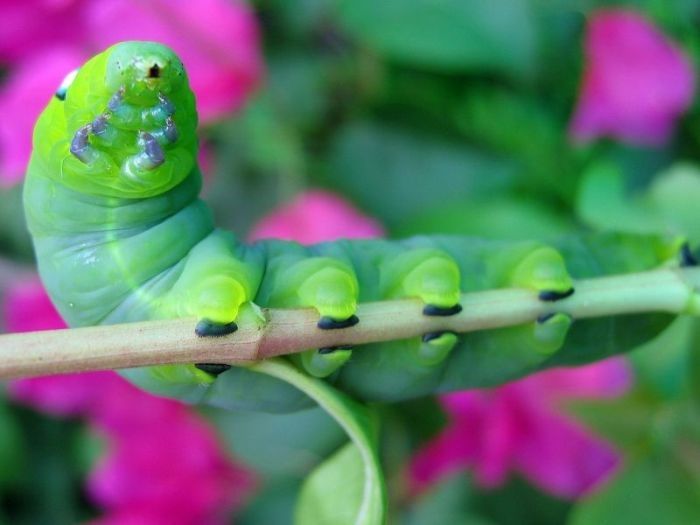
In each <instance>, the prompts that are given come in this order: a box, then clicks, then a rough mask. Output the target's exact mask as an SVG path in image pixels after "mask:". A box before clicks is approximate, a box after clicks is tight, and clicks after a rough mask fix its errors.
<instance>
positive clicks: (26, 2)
mask: <svg viewBox="0 0 700 525" xmlns="http://www.w3.org/2000/svg"><path fill="white" fill-rule="evenodd" d="M84 2H85V0H21V1H18V0H0V13H1V17H2V24H0V62H6V63H13V62H17V61H20V60H24V59H26V58H27V57H30V56H36V54H37V53H39V52H42V51H44V50H46V49H50V48H51V47H54V46H56V45H57V44H58V45H59V46H62V45H73V46H77V45H79V43H80V38H81V35H82V30H83V28H82V20H81V17H80V10H81V8H82V4H84ZM59 80H60V79H59Z"/></svg>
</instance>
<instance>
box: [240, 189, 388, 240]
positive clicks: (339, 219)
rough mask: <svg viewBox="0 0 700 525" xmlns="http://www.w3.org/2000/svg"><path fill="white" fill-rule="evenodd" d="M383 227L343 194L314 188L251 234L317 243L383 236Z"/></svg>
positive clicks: (281, 209) (279, 210)
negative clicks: (349, 201)
mask: <svg viewBox="0 0 700 525" xmlns="http://www.w3.org/2000/svg"><path fill="white" fill-rule="evenodd" d="M383 233H384V232H383V229H382V227H381V226H380V225H379V224H378V223H377V222H376V221H374V220H373V219H371V218H369V217H367V216H365V215H363V214H362V213H360V212H359V211H358V210H357V209H356V208H354V207H353V206H352V205H351V204H349V203H348V202H346V201H345V200H343V199H342V198H341V197H339V196H337V195H335V194H333V193H330V192H327V191H323V190H311V191H307V192H305V193H303V194H301V195H300V196H298V197H297V198H296V199H295V200H294V201H292V202H291V203H289V204H287V205H285V206H282V207H281V208H279V209H278V210H276V211H274V212H273V213H271V214H270V215H268V216H266V217H264V218H263V219H262V220H260V222H258V224H257V225H256V226H254V227H253V230H252V232H251V234H250V236H249V239H250V240H258V239H265V238H275V239H284V240H290V241H297V242H300V243H302V244H313V243H317V242H323V241H332V240H335V239H339V238H346V239H363V238H371V237H379V236H381V235H383Z"/></svg>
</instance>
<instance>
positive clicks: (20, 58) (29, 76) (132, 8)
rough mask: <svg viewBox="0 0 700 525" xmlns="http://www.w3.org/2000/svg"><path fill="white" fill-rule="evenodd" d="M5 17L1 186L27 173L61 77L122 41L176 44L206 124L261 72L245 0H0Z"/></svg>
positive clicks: (0, 37) (0, 46)
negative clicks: (38, 128) (39, 122)
mask: <svg viewBox="0 0 700 525" xmlns="http://www.w3.org/2000/svg"><path fill="white" fill-rule="evenodd" d="M0 1H1V0H0ZM0 18H2V20H3V24H2V29H0V60H5V61H7V62H8V63H9V64H10V66H11V67H10V70H9V77H8V80H7V81H5V83H4V85H2V86H0V114H2V116H3V119H2V122H0V185H8V184H13V183H15V182H18V181H19V180H21V178H22V177H23V175H24V171H25V169H26V165H27V161H28V159H29V153H30V151H31V132H32V129H33V127H34V122H35V120H36V117H37V116H38V115H39V113H40V112H41V110H42V109H43V108H44V106H45V105H46V103H47V102H48V101H49V100H50V98H51V96H53V94H54V92H55V90H56V88H57V87H58V85H59V84H60V81H61V80H62V79H63V77H64V76H65V75H66V74H67V73H68V72H69V71H71V70H73V69H74V68H75V67H77V66H78V65H80V64H82V63H83V62H84V61H85V60H87V59H88V58H89V57H90V56H91V55H93V54H95V53H98V52H100V51H102V50H104V49H105V48H107V47H109V46H110V45H112V44H115V43H117V42H119V41H122V40H154V41H159V42H163V43H165V44H167V45H169V46H171V47H172V48H173V49H174V50H175V51H176V52H177V53H178V54H179V55H180V57H181V58H182V60H183V62H184V64H185V66H186V68H187V71H188V76H189V79H190V83H191V85H192V89H193V91H194V93H195V95H196V97H197V106H198V109H199V115H200V119H201V121H202V122H204V123H208V122H212V121H214V120H217V119H221V118H223V117H224V116H225V115H226V114H227V113H229V112H231V111H234V110H236V109H238V108H239V107H241V105H242V104H243V103H244V102H245V100H246V99H247V97H248V96H249V95H250V94H251V92H252V91H253V90H254V89H255V88H256V87H257V85H258V83H259V82H260V79H261V76H262V74H263V65H262V57H261V53H260V39H259V35H258V26H257V23H256V20H255V17H254V15H253V12H252V11H251V9H250V8H249V7H248V5H247V4H246V3H244V2H243V1H242V0H203V1H201V2H197V4H196V6H195V5H194V4H193V3H192V2H188V1H186V0H171V1H166V0H138V1H137V0H92V1H89V2H88V1H85V0H29V1H27V2H3V3H0ZM8 19H9V20H11V21H12V22H11V23H6V22H7V21H8Z"/></svg>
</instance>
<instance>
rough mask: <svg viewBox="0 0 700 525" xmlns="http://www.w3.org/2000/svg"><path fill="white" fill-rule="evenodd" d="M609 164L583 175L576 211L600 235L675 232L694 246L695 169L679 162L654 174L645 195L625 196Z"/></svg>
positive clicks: (699, 184) (698, 237)
mask: <svg viewBox="0 0 700 525" xmlns="http://www.w3.org/2000/svg"><path fill="white" fill-rule="evenodd" d="M627 193H628V192H627V191H626V188H625V184H624V181H623V175H622V172H621V170H620V169H618V168H617V167H616V166H615V165H614V164H611V163H604V162H600V163H597V164H595V165H593V166H592V167H591V168H590V169H589V170H588V171H587V173H586V174H585V176H584V178H583V180H582V183H581V186H580V188H579V193H578V202H577V211H578V214H579V216H580V217H581V218H582V219H583V220H584V221H585V222H587V223H588V224H589V225H591V226H594V227H596V228H598V229H600V230H612V231H620V232H627V233H669V232H670V233H678V234H683V235H685V236H687V237H688V238H689V239H690V240H691V241H693V242H698V241H700V219H699V218H698V213H697V203H698V202H700V169H698V168H697V167H696V166H694V165H691V164H687V163H679V164H676V165H674V166H672V167H671V168H669V169H668V170H665V171H664V172H662V173H660V174H659V175H657V176H656V177H655V178H654V180H653V182H652V184H651V185H650V186H649V187H648V189H647V190H646V191H645V192H642V193H639V194H636V195H631V196H629V195H627Z"/></svg>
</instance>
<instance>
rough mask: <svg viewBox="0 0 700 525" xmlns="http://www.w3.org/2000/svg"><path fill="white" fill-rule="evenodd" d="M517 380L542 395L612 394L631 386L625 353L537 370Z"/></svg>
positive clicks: (608, 395) (555, 398) (563, 397)
mask: <svg viewBox="0 0 700 525" xmlns="http://www.w3.org/2000/svg"><path fill="white" fill-rule="evenodd" d="M519 384H521V385H523V386H526V387H527V388H534V389H536V390H537V391H538V392H539V394H538V395H541V396H542V397H543V399H544V398H546V399H553V400H557V401H559V400H564V399H581V398H590V399H593V398H614V397H619V396H621V395H623V394H625V393H626V392H627V391H628V390H629V389H630V387H631V386H632V370H631V367H630V366H629V364H628V363H627V361H626V359H625V358H624V357H613V358H611V359H606V360H605V361H599V362H597V363H592V364H590V365H585V366H579V367H572V368H556V369H552V370H547V371H544V372H540V373H538V374H534V375H531V376H529V377H527V378H525V379H523V380H522V381H519Z"/></svg>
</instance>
